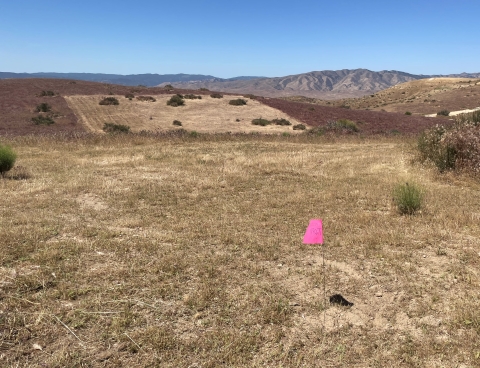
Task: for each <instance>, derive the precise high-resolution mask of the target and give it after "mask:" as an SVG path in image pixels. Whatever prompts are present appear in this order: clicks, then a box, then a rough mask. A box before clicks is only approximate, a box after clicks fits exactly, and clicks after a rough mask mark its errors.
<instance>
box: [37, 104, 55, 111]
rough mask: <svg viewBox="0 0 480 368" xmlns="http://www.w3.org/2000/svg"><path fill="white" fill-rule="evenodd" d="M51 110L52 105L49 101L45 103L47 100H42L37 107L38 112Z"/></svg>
mask: <svg viewBox="0 0 480 368" xmlns="http://www.w3.org/2000/svg"><path fill="white" fill-rule="evenodd" d="M51 110H52V106H50V105H49V104H48V103H45V102H42V103H41V104H39V105H38V106H37V108H36V111H37V112H49V111H51Z"/></svg>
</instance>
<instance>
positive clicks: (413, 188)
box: [393, 182, 424, 215]
mask: <svg viewBox="0 0 480 368" xmlns="http://www.w3.org/2000/svg"><path fill="white" fill-rule="evenodd" d="M393 201H394V203H395V206H396V207H397V209H398V211H399V212H400V213H401V214H402V215H413V214H415V213H416V212H417V211H419V210H420V209H421V208H422V206H423V201H424V192H423V190H422V189H421V188H420V187H419V186H418V185H417V184H415V183H412V182H410V183H405V184H403V183H402V184H398V185H397V186H396V187H395V189H394V190H393Z"/></svg>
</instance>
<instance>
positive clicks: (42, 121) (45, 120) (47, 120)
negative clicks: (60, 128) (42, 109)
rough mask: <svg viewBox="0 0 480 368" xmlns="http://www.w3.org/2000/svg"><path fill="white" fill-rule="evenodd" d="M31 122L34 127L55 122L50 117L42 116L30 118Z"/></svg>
mask: <svg viewBox="0 0 480 368" xmlns="http://www.w3.org/2000/svg"><path fill="white" fill-rule="evenodd" d="M32 122H33V123H34V124H35V125H52V124H55V120H53V119H52V118H51V117H50V116H43V115H38V116H35V117H33V118H32Z"/></svg>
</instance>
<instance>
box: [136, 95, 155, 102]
mask: <svg viewBox="0 0 480 368" xmlns="http://www.w3.org/2000/svg"><path fill="white" fill-rule="evenodd" d="M137 100H138V101H145V102H155V101H157V100H156V99H154V98H153V97H152V96H138V97H137Z"/></svg>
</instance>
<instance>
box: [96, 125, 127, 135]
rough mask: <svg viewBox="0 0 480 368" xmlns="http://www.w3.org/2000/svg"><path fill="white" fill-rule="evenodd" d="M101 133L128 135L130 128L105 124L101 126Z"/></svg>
mask: <svg viewBox="0 0 480 368" xmlns="http://www.w3.org/2000/svg"><path fill="white" fill-rule="evenodd" d="M102 129H103V131H104V132H105V133H129V132H130V127H129V126H128V125H122V124H114V123H105V124H103V128H102Z"/></svg>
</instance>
